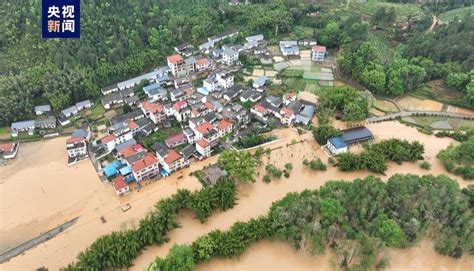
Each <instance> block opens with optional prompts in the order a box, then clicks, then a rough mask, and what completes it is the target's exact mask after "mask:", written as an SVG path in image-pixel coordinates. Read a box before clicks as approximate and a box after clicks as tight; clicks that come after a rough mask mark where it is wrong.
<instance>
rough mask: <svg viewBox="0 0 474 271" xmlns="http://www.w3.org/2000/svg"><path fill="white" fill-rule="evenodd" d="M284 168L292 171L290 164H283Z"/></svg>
mask: <svg viewBox="0 0 474 271" xmlns="http://www.w3.org/2000/svg"><path fill="white" fill-rule="evenodd" d="M285 168H286V169H287V170H292V169H293V164H292V163H286V164H285Z"/></svg>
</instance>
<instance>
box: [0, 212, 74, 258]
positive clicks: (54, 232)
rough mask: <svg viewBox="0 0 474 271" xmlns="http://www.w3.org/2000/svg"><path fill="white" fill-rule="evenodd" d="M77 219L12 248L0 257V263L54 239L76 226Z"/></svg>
mask: <svg viewBox="0 0 474 271" xmlns="http://www.w3.org/2000/svg"><path fill="white" fill-rule="evenodd" d="M78 219H79V217H76V218H73V219H72V220H69V221H68V222H66V223H64V224H62V225H60V226H58V227H56V228H54V229H52V230H50V231H48V232H46V233H43V234H41V235H39V236H37V237H36V238H34V239H31V240H29V241H27V242H25V243H23V244H21V245H19V246H17V247H14V248H12V249H10V250H8V251H7V252H5V253H3V254H1V255H0V263H4V262H6V261H8V260H10V259H11V258H13V257H16V256H18V255H20V254H22V253H23V252H25V251H27V250H29V249H31V248H34V247H35V246H37V245H39V244H41V243H43V242H46V241H48V240H49V239H51V238H53V237H55V236H56V235H58V234H59V233H61V232H63V231H64V230H66V229H67V228H69V227H71V226H72V225H74V224H76V222H77V220H78Z"/></svg>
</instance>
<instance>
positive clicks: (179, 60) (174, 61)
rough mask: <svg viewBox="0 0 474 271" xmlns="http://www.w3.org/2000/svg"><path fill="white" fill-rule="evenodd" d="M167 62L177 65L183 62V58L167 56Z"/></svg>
mask: <svg viewBox="0 0 474 271" xmlns="http://www.w3.org/2000/svg"><path fill="white" fill-rule="evenodd" d="M168 60H169V61H170V62H171V63H173V64H175V65H176V64H178V62H181V61H184V59H183V57H182V56H181V55H178V54H176V55H172V56H169V57H168Z"/></svg>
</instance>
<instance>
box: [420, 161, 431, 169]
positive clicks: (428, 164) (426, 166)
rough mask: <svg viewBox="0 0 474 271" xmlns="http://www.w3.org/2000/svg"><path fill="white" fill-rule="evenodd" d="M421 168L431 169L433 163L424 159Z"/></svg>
mask: <svg viewBox="0 0 474 271" xmlns="http://www.w3.org/2000/svg"><path fill="white" fill-rule="evenodd" d="M420 168H422V169H426V170H430V169H431V164H430V163H429V162H428V161H423V162H421V163H420Z"/></svg>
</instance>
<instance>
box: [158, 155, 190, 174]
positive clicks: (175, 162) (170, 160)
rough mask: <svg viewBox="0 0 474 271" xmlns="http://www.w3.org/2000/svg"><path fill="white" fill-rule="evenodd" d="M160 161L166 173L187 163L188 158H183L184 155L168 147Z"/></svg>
mask: <svg viewBox="0 0 474 271" xmlns="http://www.w3.org/2000/svg"><path fill="white" fill-rule="evenodd" d="M160 162H161V165H162V166H163V169H164V170H165V171H166V172H167V173H168V174H170V173H172V172H175V171H177V170H179V169H181V168H184V167H186V166H188V165H189V160H186V159H184V156H183V155H181V154H180V153H179V152H177V151H175V150H174V149H169V150H168V152H167V153H166V155H165V156H164V157H162V161H160Z"/></svg>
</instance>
